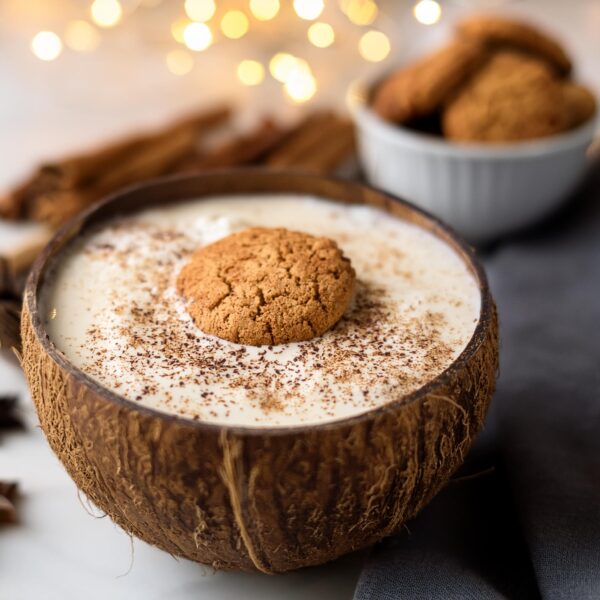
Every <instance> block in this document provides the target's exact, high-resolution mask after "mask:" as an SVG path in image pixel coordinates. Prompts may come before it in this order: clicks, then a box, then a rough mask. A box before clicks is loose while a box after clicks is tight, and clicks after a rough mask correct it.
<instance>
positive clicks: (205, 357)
mask: <svg viewBox="0 0 600 600" xmlns="http://www.w3.org/2000/svg"><path fill="white" fill-rule="evenodd" d="M251 226H261V227H286V228H288V229H292V230H296V231H304V232H307V233H310V234H313V235H317V236H326V237H328V238H331V239H333V240H335V241H336V242H337V243H338V245H339V246H340V248H341V249H342V251H343V253H344V254H345V255H346V256H347V257H348V258H350V260H351V262H352V265H353V267H354V269H355V271H356V278H357V285H356V293H355V298H354V300H353V302H352V303H351V305H350V307H349V308H348V310H347V311H346V313H345V315H344V317H342V319H341V320H340V321H339V322H338V324H337V325H336V326H335V327H334V328H333V329H331V330H330V331H328V332H326V333H325V334H324V335H323V336H321V337H318V338H314V339H312V340H309V341H307V342H300V343H293V344H283V345H278V346H260V347H255V346H244V345H239V344H234V343H232V342H228V341H225V340H222V339H220V338H216V337H213V336H210V335H207V334H205V333H203V332H202V331H201V330H200V329H198V327H197V326H196V325H195V324H194V322H193V321H192V319H191V317H190V316H189V315H188V313H187V310H186V302H185V300H184V299H183V298H181V297H180V296H179V294H178V293H177V289H176V281H177V276H178V274H179V271H180V269H181V268H182V266H183V265H184V264H185V263H186V261H187V260H188V259H189V258H190V256H191V254H192V253H193V252H194V251H195V250H196V249H197V248H198V247H199V246H201V245H204V244H208V243H211V242H213V241H215V240H217V239H219V238H221V237H224V236H226V235H228V234H230V233H232V232H234V231H239V230H241V229H244V228H246V227H251ZM47 283H48V284H49V285H47V288H46V290H47V291H46V295H45V297H44V298H42V304H43V310H44V313H45V315H46V327H47V329H48V332H49V334H50V338H51V340H52V341H53V343H54V344H55V345H56V347H57V348H58V349H59V350H60V351H61V352H62V353H63V354H64V355H65V356H66V357H67V358H68V359H69V360H70V361H71V362H72V363H73V364H74V365H75V366H77V367H78V368H79V369H80V370H82V371H83V372H85V373H86V374H88V375H89V376H90V377H92V378H93V379H95V380H96V381H98V382H99V383H100V384H102V385H103V386H104V387H106V388H108V389H110V390H113V391H115V392H117V393H118V394H120V395H122V396H124V397H125V398H127V399H129V400H131V401H133V402H135V403H138V404H140V405H143V406H146V407H150V408H153V409H157V410H159V411H163V412H165V413H170V414H175V415H180V416H182V417H185V418H189V419H194V420H200V421H207V422H212V423H225V424H228V425H238V426H249V427H267V426H268V427H280V426H281V427H285V426H294V425H300V424H315V423H324V422H329V421H334V420H336V419H342V418H345V417H349V416H353V415H358V414H360V413H364V412H366V411H368V410H370V409H372V408H374V407H377V406H381V405H383V404H386V403H388V402H390V401H393V400H397V399H399V398H402V397H403V396H405V395H406V394H409V393H410V392H413V391H415V390H417V389H418V388H420V387H421V386H423V385H424V384H425V383H427V382H428V381H430V380H431V379H433V378H434V377H436V376H437V375H439V374H440V373H441V372H442V371H444V370H445V369H446V368H447V367H448V366H449V365H450V364H451V363H452V362H453V361H454V360H455V359H456V358H457V357H458V356H459V355H460V353H461V352H462V351H463V350H464V348H465V346H466V345H467V343H468V342H469V340H470V339H471V337H472V335H473V332H474V329H475V326H476V324H477V321H478V318H479V312H480V300H481V298H480V291H479V289H478V286H477V282H476V280H475V278H474V277H473V275H472V274H471V273H470V272H469V271H468V269H467V267H466V265H465V264H464V262H463V261H462V259H461V258H460V257H459V256H458V255H457V254H456V252H455V251H454V250H453V249H452V248H450V247H449V246H448V245H447V244H445V243H444V242H442V241H441V240H439V239H438V238H436V237H435V236H433V235H432V234H430V233H429V232H427V231H425V230H423V229H421V228H419V227H417V226H415V225H412V224H409V223H406V222H403V221H400V220H398V219H396V218H393V217H390V216H389V215H387V214H386V213H384V212H383V211H380V210H378V209H375V208H367V207H362V206H354V207H353V206H347V205H343V204H338V203H335V202H328V201H326V200H320V199H316V198H309V197H302V196H294V195H285V196H280V195H262V196H252V197H243V198H242V197H236V196H231V197H227V198H224V197H219V198H216V197H215V198H209V199H204V200H201V201H193V200H191V201H187V202H184V203H180V204H172V205H169V206H165V207H161V208H155V209H150V210H145V211H141V212H139V213H136V214H134V215H131V216H126V217H121V218H118V219H115V220H113V221H109V222H108V223H105V224H103V225H102V226H101V227H100V228H97V229H94V230H93V231H91V232H89V233H87V234H86V235H84V236H82V237H81V238H79V239H77V240H76V241H75V242H74V243H73V244H72V245H71V247H70V248H69V249H68V251H67V252H66V254H64V255H63V256H62V257H61V258H60V260H59V261H58V263H57V264H56V265H54V267H53V268H52V270H51V272H50V276H49V278H48V280H47Z"/></svg>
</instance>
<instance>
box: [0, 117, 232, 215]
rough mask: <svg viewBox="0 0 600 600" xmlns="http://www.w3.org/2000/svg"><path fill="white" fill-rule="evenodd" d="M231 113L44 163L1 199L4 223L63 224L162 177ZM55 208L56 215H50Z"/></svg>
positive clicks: (185, 120) (192, 119) (191, 119)
mask: <svg viewBox="0 0 600 600" xmlns="http://www.w3.org/2000/svg"><path fill="white" fill-rule="evenodd" d="M230 114H231V113H230V109H229V108H228V107H217V108H215V109H211V110H208V111H202V112H200V113H196V114H194V115H191V116H188V117H186V118H183V119H179V120H178V121H176V122H175V123H174V124H171V125H169V126H166V127H163V128H162V129H160V130H159V131H157V132H154V133H151V134H136V135H134V136H128V137H127V138H125V139H123V140H119V141H117V142H115V143H112V144H109V145H108V146H103V147H102V148H100V149H99V150H97V151H94V152H89V153H85V154H81V155H76V156H72V157H69V158H66V159H64V160H62V161H58V162H56V163H45V164H43V165H42V166H41V167H40V168H39V169H38V170H37V171H36V172H35V173H34V174H33V176H32V177H30V179H29V180H27V181H25V182H24V183H23V184H21V185H20V186H18V187H17V188H16V189H15V190H13V191H12V193H10V194H9V195H7V196H5V197H4V198H2V199H0V218H6V219H18V218H29V219H31V218H33V219H38V218H40V215H44V219H43V220H47V221H49V222H51V223H53V224H60V223H62V222H63V221H64V220H65V216H66V215H69V216H71V215H72V214H73V213H74V212H77V210H81V209H82V208H85V207H86V206H88V205H89V204H90V203H91V202H93V201H95V200H97V199H98V198H99V197H100V196H101V195H103V194H106V193H109V192H112V191H113V190H114V189H116V188H117V187H121V186H123V185H128V184H129V183H134V182H135V181H137V180H139V179H145V178H150V177H156V176H158V175H161V174H163V173H164V172H165V171H166V170H168V169H169V168H171V166H172V165H173V164H174V163H176V162H177V161H179V160H181V158H182V157H183V156H184V155H185V154H186V153H192V151H193V148H194V144H195V141H196V138H197V137H198V136H199V135H201V134H202V133H204V132H206V131H208V130H210V129H211V128H213V127H215V126H217V125H220V124H222V123H224V122H225V121H226V120H227V119H228V118H229V116H230ZM59 192H70V194H69V195H66V196H65V195H62V194H60V193H59ZM79 196H81V198H80V199H79V200H77V198H78V197H79ZM77 205H79V206H80V208H79V209H77ZM55 207H56V210H57V214H56V215H52V212H53V210H54V209H55Z"/></svg>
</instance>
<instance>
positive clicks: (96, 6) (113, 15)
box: [90, 0, 123, 27]
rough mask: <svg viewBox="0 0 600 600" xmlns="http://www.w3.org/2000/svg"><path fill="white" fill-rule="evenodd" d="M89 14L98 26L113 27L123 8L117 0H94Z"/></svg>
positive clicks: (121, 14) (121, 15)
mask: <svg viewBox="0 0 600 600" xmlns="http://www.w3.org/2000/svg"><path fill="white" fill-rule="evenodd" d="M90 14H91V15H92V21H94V23H96V25H98V26H99V27H114V26H115V25H116V24H117V23H118V22H119V21H120V20H121V18H122V17H123V9H122V8H121V3H120V2H119V0H94V2H92V6H91V7H90Z"/></svg>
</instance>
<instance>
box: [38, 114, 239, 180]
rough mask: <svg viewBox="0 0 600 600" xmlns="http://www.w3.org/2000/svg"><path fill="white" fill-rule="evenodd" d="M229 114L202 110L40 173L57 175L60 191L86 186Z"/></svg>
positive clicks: (62, 162) (217, 122)
mask: <svg viewBox="0 0 600 600" xmlns="http://www.w3.org/2000/svg"><path fill="white" fill-rule="evenodd" d="M230 115H231V110H230V108H229V107H226V106H218V107H216V108H214V109H211V110H209V111H202V112H200V113H196V114H193V115H190V116H188V117H185V118H182V119H178V120H177V121H175V122H174V123H171V124H169V125H167V126H165V127H163V128H161V129H159V130H158V131H156V132H154V133H150V134H148V133H146V134H135V135H132V136H129V137H127V138H125V139H122V140H118V141H117V142H114V143H111V144H109V145H108V146H103V147H102V148H100V149H99V150H96V151H94V152H90V153H87V154H83V155H76V156H72V157H69V158H67V159H65V160H62V161H60V162H58V163H46V164H44V165H42V166H41V168H40V172H41V173H50V174H57V175H58V176H59V178H60V180H61V184H62V187H63V188H67V189H73V188H75V187H78V186H84V187H85V186H86V185H88V184H90V183H91V182H92V181H94V180H95V179H96V178H97V176H98V174H101V173H103V172H104V171H105V170H106V169H108V168H110V167H111V166H114V165H115V164H118V163H119V162H120V161H121V160H123V159H128V158H129V157H130V156H132V155H134V156H135V155H136V154H137V153H138V152H140V151H142V152H143V151H144V150H145V149H147V148H149V147H152V148H158V147H160V146H161V145H162V144H165V143H169V140H170V139H171V138H173V137H178V136H180V135H181V134H184V133H191V134H192V135H197V134H199V133H201V132H202V131H203V130H207V129H211V128H212V127H215V126H216V125H220V124H221V123H224V122H225V121H226V120H227V119H228V118H229V117H230Z"/></svg>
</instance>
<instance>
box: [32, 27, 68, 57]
mask: <svg viewBox="0 0 600 600" xmlns="http://www.w3.org/2000/svg"><path fill="white" fill-rule="evenodd" d="M62 47H63V46H62V42H61V41H60V38H59V37H58V36H57V35H56V33H54V32H53V31H40V32H39V33H36V34H35V35H34V36H33V39H32V40H31V50H32V52H33V53H34V54H35V55H36V56H37V57H38V58H39V59H40V60H46V61H50V60H54V59H55V58H58V56H59V55H60V53H61V52H62Z"/></svg>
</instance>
